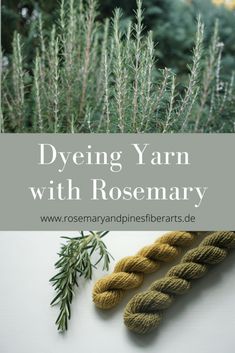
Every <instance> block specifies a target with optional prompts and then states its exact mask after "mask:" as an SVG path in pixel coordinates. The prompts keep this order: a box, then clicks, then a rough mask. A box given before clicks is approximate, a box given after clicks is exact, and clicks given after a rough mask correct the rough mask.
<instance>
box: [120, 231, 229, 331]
mask: <svg viewBox="0 0 235 353" xmlns="http://www.w3.org/2000/svg"><path fill="white" fill-rule="evenodd" d="M232 248H235V233H234V232H215V233H212V234H210V235H208V236H207V237H206V238H205V239H204V240H203V241H202V242H201V244H200V245H199V246H198V247H196V248H194V249H192V250H189V251H188V252H187V253H186V254H185V255H184V256H183V258H182V260H181V262H180V263H179V264H178V265H176V266H173V267H172V268H171V269H170V270H169V271H168V272H167V274H166V276H165V277H163V278H161V279H159V280H157V281H155V282H153V283H152V285H151V286H150V288H149V290H147V291H145V292H142V293H139V294H136V295H135V296H134V297H133V298H132V299H131V300H130V302H129V303H128V304H127V306H126V309H125V312H124V323H125V325H126V326H127V327H128V328H129V329H130V330H131V331H134V332H136V333H139V334H145V333H147V332H149V331H151V330H153V329H154V328H156V327H157V326H158V325H159V324H160V322H161V319H162V314H163V313H164V311H165V310H166V309H168V308H169V307H170V306H171V304H172V303H173V301H174V299H175V297H177V296H178V295H182V294H185V293H186V292H188V291H189V289H190V288H191V281H192V280H194V279H197V278H201V277H203V276H204V275H205V274H206V273H207V270H208V268H209V266H211V265H215V264H218V263H220V262H222V261H223V260H224V259H225V258H226V257H227V255H228V251H229V250H230V249H232Z"/></svg>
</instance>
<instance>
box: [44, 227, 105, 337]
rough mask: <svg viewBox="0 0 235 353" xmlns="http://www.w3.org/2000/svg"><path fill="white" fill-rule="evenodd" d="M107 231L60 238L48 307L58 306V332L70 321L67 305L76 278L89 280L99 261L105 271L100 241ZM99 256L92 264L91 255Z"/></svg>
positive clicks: (71, 297) (68, 305) (103, 244)
mask: <svg viewBox="0 0 235 353" xmlns="http://www.w3.org/2000/svg"><path fill="white" fill-rule="evenodd" d="M107 233H108V232H107V231H105V232H92V231H90V232H89V233H88V234H87V235H86V234H85V233H84V232H80V236H79V237H76V238H70V237H62V238H63V239H66V243H64V244H62V246H61V249H60V252H59V254H58V255H59V260H58V261H57V262H56V263H55V268H56V269H57V270H58V272H57V273H56V275H55V276H53V277H52V278H51V279H50V282H51V283H52V285H53V287H54V288H55V291H56V295H55V297H54V299H53V300H52V302H51V305H53V306H54V305H59V306H60V313H59V315H58V317H57V320H56V325H57V328H58V330H59V331H61V332H63V331H66V330H67V329H68V321H69V320H70V318H71V303H72V300H73V297H74V288H75V287H76V286H77V287H78V281H77V277H78V276H79V277H84V278H85V279H91V278H92V274H93V269H94V268H96V265H98V263H100V262H101V261H102V262H103V270H108V269H109V263H110V257H112V256H111V255H110V253H109V252H108V250H107V248H106V245H105V243H104V242H103V240H102V238H103V237H104V236H105V235H106V234H107ZM97 252H98V254H99V258H98V260H97V261H96V262H95V263H94V262H93V261H92V257H93V256H92V255H93V254H94V253H97Z"/></svg>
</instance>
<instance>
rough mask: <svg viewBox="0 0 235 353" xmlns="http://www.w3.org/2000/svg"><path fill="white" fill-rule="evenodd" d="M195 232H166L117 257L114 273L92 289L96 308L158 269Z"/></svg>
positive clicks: (187, 243) (110, 303) (111, 302)
mask: <svg viewBox="0 0 235 353" xmlns="http://www.w3.org/2000/svg"><path fill="white" fill-rule="evenodd" d="M196 234H197V233H196V232H169V233H167V234H165V235H163V236H162V237H161V238H158V239H157V240H156V241H155V242H154V243H153V244H151V245H149V246H145V247H144V248H142V249H141V250H140V251H139V252H138V253H137V254H136V255H134V256H128V257H125V258H123V259H122V260H120V261H119V262H118V263H117V264H116V266H115V268H114V271H113V273H111V274H110V275H107V276H105V277H103V278H101V279H100V280H98V281H97V282H96V283H95V285H94V288H93V301H94V303H95V305H96V306H97V307H98V308H101V309H111V308H113V307H115V306H116V305H117V304H118V303H119V302H120V300H121V299H122V297H123V295H124V293H125V291H127V290H129V289H132V288H137V287H139V286H140V285H141V284H142V282H143V280H144V275H145V274H148V273H153V272H155V271H157V270H158V269H159V267H160V265H161V264H162V263H164V262H170V261H173V260H174V259H175V258H176V257H177V256H179V254H180V252H181V249H182V248H186V247H188V246H190V245H191V243H192V242H193V240H194V238H195V235H196Z"/></svg>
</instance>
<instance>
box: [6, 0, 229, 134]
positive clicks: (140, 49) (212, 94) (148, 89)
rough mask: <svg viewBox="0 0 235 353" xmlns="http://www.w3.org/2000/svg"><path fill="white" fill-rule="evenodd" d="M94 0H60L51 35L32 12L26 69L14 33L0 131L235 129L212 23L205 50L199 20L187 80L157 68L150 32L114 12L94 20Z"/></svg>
mask: <svg viewBox="0 0 235 353" xmlns="http://www.w3.org/2000/svg"><path fill="white" fill-rule="evenodd" d="M97 16H98V14H97V3H96V1H95V0H88V1H79V2H75V1H74V0H69V1H66V0H62V1H61V6H60V15H59V18H58V21H57V23H56V24H55V25H54V26H53V28H52V29H51V33H50V35H49V36H48V35H46V34H45V33H44V27H43V19H42V18H41V16H40V15H39V17H38V42H39V45H38V48H37V53H36V56H35V60H34V68H33V70H32V72H31V71H30V70H27V65H25V64H24V62H25V58H24V45H23V43H22V40H21V37H20V35H19V34H18V33H15V35H14V40H13V57H12V62H11V64H10V65H9V67H7V68H5V69H4V70H3V77H2V83H3V86H2V113H1V131H2V132H41V133H43V132H54V133H58V132H61V133H65V132H72V133H77V132H96V133H97V132H106V133H110V132H114V133H118V132H121V133H123V132H164V133H166V132H233V131H234V122H235V94H234V93H235V86H234V74H233V73H231V78H230V80H229V81H228V82H224V81H223V80H222V79H221V75H220V72H221V55H222V49H223V44H222V43H220V40H219V36H218V23H216V24H215V29H214V35H213V38H212V40H211V45H210V47H209V48H205V47H204V25H203V23H202V22H201V20H200V18H199V19H198V25H197V33H196V34H195V45H194V50H193V53H192V60H191V65H190V66H189V67H188V80H187V82H186V84H185V83H182V82H180V79H179V77H178V76H177V75H176V74H175V73H174V72H173V71H172V70H170V69H169V68H165V69H164V70H160V69H158V63H157V57H156V45H155V43H154V42H153V39H152V33H151V32H149V33H146V32H145V31H144V26H143V10H142V3H141V0H138V1H137V11H136V13H135V21H134V22H131V21H130V22H129V24H128V25H127V26H126V28H125V29H123V26H120V20H121V16H122V14H121V11H120V10H119V9H117V10H116V11H115V13H114V15H113V17H112V18H111V19H106V21H105V23H100V22H98V21H97Z"/></svg>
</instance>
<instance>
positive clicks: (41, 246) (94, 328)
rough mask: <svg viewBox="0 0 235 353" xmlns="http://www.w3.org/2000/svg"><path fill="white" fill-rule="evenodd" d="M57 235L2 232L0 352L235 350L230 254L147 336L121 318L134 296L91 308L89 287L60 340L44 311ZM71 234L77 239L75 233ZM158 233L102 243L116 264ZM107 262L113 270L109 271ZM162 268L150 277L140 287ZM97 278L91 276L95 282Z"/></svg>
mask: <svg viewBox="0 0 235 353" xmlns="http://www.w3.org/2000/svg"><path fill="white" fill-rule="evenodd" d="M71 234H72V233H71V232H70V233H63V234H61V232H0V271H1V272H0V352H1V353H55V352H56V353H62V352H63V353H74V352H82V353H132V352H142V351H144V352H145V353H148V352H149V353H152V352H154V353H156V352H157V353H178V352H180V353H189V352H190V353H217V352H218V353H221V352H223V353H233V352H234V351H235V338H234V328H235V305H234V304H235V302H234V295H235V252H234V253H233V254H230V256H229V257H228V258H227V259H226V260H225V261H224V263H222V264H220V265H218V267H216V268H214V269H213V270H211V271H210V272H209V273H208V275H207V276H206V277H205V278H203V279H200V280H198V281H197V282H194V285H193V289H192V290H191V292H190V293H189V294H187V295H185V296H183V297H181V298H178V299H177V300H176V302H175V303H174V305H173V306H172V308H171V309H169V310H168V312H167V314H166V316H165V318H164V321H163V322H162V324H161V326H160V328H159V329H158V330H157V331H155V332H153V333H151V334H150V335H148V336H145V337H142V336H137V335H134V334H131V333H129V332H128V330H127V329H126V328H125V326H124V325H123V323H122V312H123V308H124V307H125V304H126V303H127V301H128V299H129V298H130V297H131V296H132V294H133V293H134V292H136V291H133V292H132V293H131V294H129V295H127V296H126V297H125V299H124V300H123V301H122V303H121V305H119V307H118V308H117V309H115V310H111V311H105V312H102V311H100V310H97V309H96V308H95V307H94V305H93V303H92V300H91V290H92V285H93V283H87V282H86V283H83V284H81V286H80V288H79V290H78V291H77V295H76V299H75V300H74V303H73V305H72V319H71V321H70V323H69V331H68V332H67V333H66V334H65V335H61V334H58V333H57V331H56V328H55V325H54V321H55V319H56V316H57V314H58V310H57V309H56V308H54V309H52V308H50V305H49V303H50V301H51V299H52V297H53V294H54V292H53V289H52V288H51V286H50V284H49V283H48V279H49V278H50V277H51V276H52V275H53V274H54V268H53V264H54V262H55V260H56V259H57V256H56V252H57V251H58V249H59V246H60V243H61V240H60V236H61V235H71ZM75 234H76V233H75ZM161 234H163V232H111V233H110V234H108V235H107V236H106V243H107V246H108V248H109V250H110V251H111V253H112V254H113V256H114V257H115V259H116V260H118V259H120V258H122V257H123V256H126V255H131V254H134V253H135V252H136V251H137V250H139V249H140V247H142V246H144V245H146V244H148V243H151V242H152V241H153V240H154V239H156V237H157V236H160V235H161ZM113 265H114V262H112V265H111V267H113ZM167 268H168V267H166V266H164V267H163V269H162V270H161V271H159V272H158V273H157V274H155V275H151V276H149V277H148V279H147V280H146V281H145V285H144V286H143V287H142V289H144V288H146V287H147V286H148V285H149V283H150V282H151V281H152V280H154V279H156V278H159V277H160V276H162V275H163V274H164V273H165V272H166V270H167ZM101 275H102V272H101V271H100V272H99V273H98V272H96V274H95V278H94V281H95V279H98V278H100V277H101Z"/></svg>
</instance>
